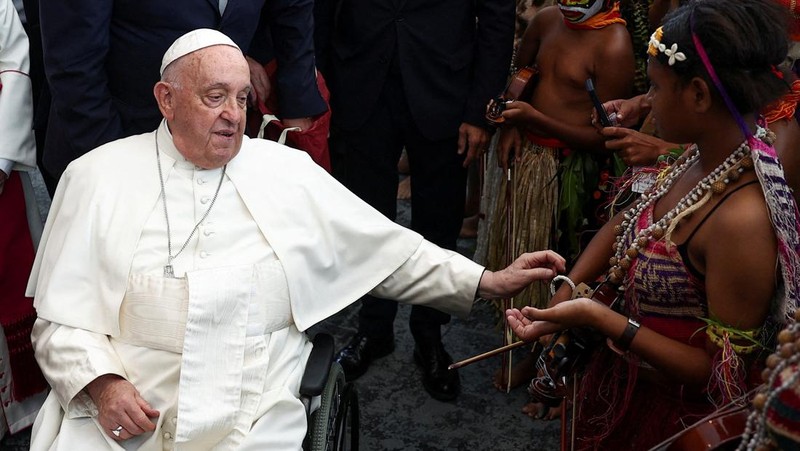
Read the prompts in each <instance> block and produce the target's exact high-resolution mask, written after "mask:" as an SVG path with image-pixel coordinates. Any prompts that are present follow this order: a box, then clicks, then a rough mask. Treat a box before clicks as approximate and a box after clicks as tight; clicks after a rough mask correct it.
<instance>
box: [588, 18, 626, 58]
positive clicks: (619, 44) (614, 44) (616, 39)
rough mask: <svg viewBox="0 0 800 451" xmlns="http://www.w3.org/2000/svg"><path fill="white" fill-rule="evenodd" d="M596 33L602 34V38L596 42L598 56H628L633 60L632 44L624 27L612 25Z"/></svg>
mask: <svg viewBox="0 0 800 451" xmlns="http://www.w3.org/2000/svg"><path fill="white" fill-rule="evenodd" d="M597 32H598V33H602V38H601V39H597V41H596V42H597V45H598V47H599V49H598V50H599V52H598V53H599V54H601V55H603V56H604V57H605V58H608V57H609V56H611V57H617V56H630V57H631V58H633V44H632V43H631V37H630V34H628V30H627V29H626V28H625V25H622V24H613V25H609V26H608V27H605V28H603V29H602V30H597Z"/></svg>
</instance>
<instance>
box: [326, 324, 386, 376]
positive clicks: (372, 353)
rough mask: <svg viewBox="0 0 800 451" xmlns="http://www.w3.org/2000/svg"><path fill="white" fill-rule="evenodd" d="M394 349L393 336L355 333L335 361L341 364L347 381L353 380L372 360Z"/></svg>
mask: <svg viewBox="0 0 800 451" xmlns="http://www.w3.org/2000/svg"><path fill="white" fill-rule="evenodd" d="M392 351H394V336H393V335H389V336H388V337H380V338H373V337H367V336H366V335H362V334H356V336H355V337H353V339H352V340H350V344H348V345H347V346H345V347H344V348H343V349H342V350H341V351H339V353H338V354H336V361H337V362H339V364H340V365H342V369H343V370H344V377H345V379H346V380H347V382H351V381H354V380H356V379H358V378H359V377H361V375H363V374H364V373H366V372H367V368H369V364H370V363H372V361H373V360H375V359H379V358H381V357H383V356H386V355H389V354H391V353H392Z"/></svg>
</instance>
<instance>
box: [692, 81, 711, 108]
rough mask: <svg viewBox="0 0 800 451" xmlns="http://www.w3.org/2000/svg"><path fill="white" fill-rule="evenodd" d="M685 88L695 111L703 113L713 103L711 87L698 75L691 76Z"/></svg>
mask: <svg viewBox="0 0 800 451" xmlns="http://www.w3.org/2000/svg"><path fill="white" fill-rule="evenodd" d="M686 89H687V90H688V93H689V95H690V96H691V103H692V108H693V109H694V111H695V112H697V113H705V112H707V111H708V110H709V109H711V105H712V104H713V99H712V96H711V88H710V87H709V86H708V83H706V81H705V80H704V79H702V78H700V77H694V78H692V79H691V81H689V84H688V86H687V87H686Z"/></svg>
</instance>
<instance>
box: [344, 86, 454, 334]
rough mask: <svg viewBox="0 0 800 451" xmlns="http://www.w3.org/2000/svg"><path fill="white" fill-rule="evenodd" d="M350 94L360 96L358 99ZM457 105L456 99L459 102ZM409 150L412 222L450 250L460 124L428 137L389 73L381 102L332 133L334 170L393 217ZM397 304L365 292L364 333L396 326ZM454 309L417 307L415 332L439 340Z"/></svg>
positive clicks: (413, 320) (361, 327) (412, 323)
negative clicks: (350, 126) (357, 123)
mask: <svg viewBox="0 0 800 451" xmlns="http://www.w3.org/2000/svg"><path fill="white" fill-rule="evenodd" d="M352 101H358V99H353V100H352ZM456 107H458V106H456ZM403 148H405V149H406V152H407V154H408V160H409V165H410V174H411V229H413V230H415V231H416V232H418V233H420V234H421V235H422V236H424V237H425V238H426V239H427V240H429V241H431V242H433V243H435V244H437V245H439V246H441V247H444V248H447V249H452V250H455V249H456V240H457V239H458V234H459V232H460V230H461V223H462V220H463V216H464V201H465V197H466V174H467V172H466V169H464V168H463V166H462V164H463V159H464V157H463V155H458V153H457V149H458V130H457V129H454V130H453V131H452V136H450V137H448V138H447V139H442V140H430V139H428V138H426V137H425V136H423V135H422V133H421V132H420V131H419V129H418V128H417V125H416V124H415V123H414V119H413V117H412V116H411V112H410V111H409V108H408V102H407V101H406V96H405V93H404V91H403V86H402V83H401V81H400V78H399V75H398V74H397V73H396V72H395V73H393V74H392V75H390V76H389V78H388V79H387V81H386V83H385V85H384V87H383V91H382V92H381V96H380V99H379V101H378V106H377V107H376V109H375V111H373V112H372V113H371V114H370V116H369V119H368V120H367V121H366V123H365V124H364V125H363V126H362V127H360V128H359V129H357V130H341V129H337V127H336V124H335V112H334V124H333V128H332V133H331V159H332V165H333V170H334V175H336V177H337V178H338V179H339V181H340V182H342V183H343V184H344V185H345V186H347V187H348V188H349V189H350V190H351V191H353V192H354V193H355V194H356V195H358V196H359V197H360V198H361V199H363V200H364V201H366V202H367V203H368V204H370V205H372V206H373V207H375V209H377V210H378V211H380V212H381V213H383V214H384V215H385V216H386V217H388V218H389V219H391V220H395V219H396V217H397V184H398V177H399V175H398V172H397V161H398V160H399V158H400V155H401V153H402V150H403ZM397 307H398V306H397V303H396V302H395V301H389V300H385V299H380V298H376V297H374V296H370V295H367V296H364V297H363V298H362V304H361V310H360V311H359V326H358V329H359V332H360V333H362V334H365V335H367V336H372V337H376V336H381V337H382V336H386V335H388V334H389V333H390V332H391V331H392V324H393V322H394V317H395V315H396V314H397ZM448 321H450V315H448V314H446V313H443V312H440V311H438V310H435V309H432V308H430V307H424V306H413V307H412V310H411V319H410V327H411V333H412V334H413V336H414V338H415V339H416V340H417V341H419V340H421V339H422V340H425V339H438V338H439V336H440V326H441V325H442V324H445V323H447V322H448Z"/></svg>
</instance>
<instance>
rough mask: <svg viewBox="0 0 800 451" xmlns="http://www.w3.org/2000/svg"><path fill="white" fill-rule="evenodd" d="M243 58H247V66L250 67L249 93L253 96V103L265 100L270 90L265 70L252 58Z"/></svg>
mask: <svg viewBox="0 0 800 451" xmlns="http://www.w3.org/2000/svg"><path fill="white" fill-rule="evenodd" d="M245 59H246V60H247V66H248V67H249V69H250V85H251V86H253V92H251V93H250V94H251V95H253V96H255V98H254V99H253V103H254V104H257V102H265V101H266V100H267V97H269V93H270V91H271V90H272V85H271V84H270V82H269V77H267V71H266V70H264V66H262V65H261V63H259V62H258V61H256V60H254V59H253V58H250V57H249V56H246V57H245Z"/></svg>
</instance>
